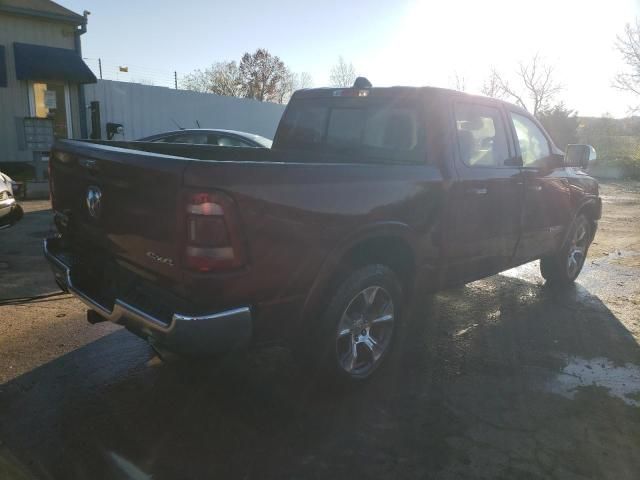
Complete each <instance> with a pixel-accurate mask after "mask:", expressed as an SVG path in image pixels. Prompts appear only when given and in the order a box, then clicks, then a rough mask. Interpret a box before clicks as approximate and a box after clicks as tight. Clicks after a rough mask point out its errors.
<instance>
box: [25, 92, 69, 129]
mask: <svg viewBox="0 0 640 480" xmlns="http://www.w3.org/2000/svg"><path fill="white" fill-rule="evenodd" d="M29 105H30V110H31V116H32V117H37V118H50V119H51V120H53V135H54V137H55V138H71V137H72V136H73V132H72V130H71V105H70V101H69V85H68V84H66V83H64V82H29Z"/></svg>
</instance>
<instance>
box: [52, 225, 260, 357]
mask: <svg viewBox="0 0 640 480" xmlns="http://www.w3.org/2000/svg"><path fill="white" fill-rule="evenodd" d="M57 240H58V239H56V238H47V239H45V241H44V256H45V258H46V259H47V260H48V261H49V263H50V264H51V268H52V270H53V274H54V276H55V279H56V282H57V283H58V285H60V287H62V288H63V289H64V290H66V291H68V292H69V293H71V294H73V295H75V296H76V297H77V298H78V299H79V300H81V301H82V302H83V303H84V304H85V305H87V307H89V308H90V309H92V310H94V311H96V312H97V313H98V314H100V315H101V316H102V317H104V318H105V319H106V320H109V321H111V322H114V323H117V324H120V325H123V326H125V327H127V328H128V329H129V330H131V331H132V332H134V333H135V334H136V335H138V336H140V337H142V338H144V339H146V340H148V341H149V342H150V343H152V344H158V345H161V346H163V347H166V348H167V349H169V350H172V351H175V352H177V353H184V354H212V353H220V352H224V351H228V350H233V349H234V348H240V347H243V346H246V345H247V344H248V343H249V341H250V340H251V334H252V318H251V309H250V308H249V307H246V306H244V307H239V308H234V309H232V310H226V311H223V312H216V313H210V314H204V315H185V314H181V313H173V315H172V317H171V321H170V322H169V323H167V322H165V321H162V320H160V319H158V318H155V317H154V316H152V315H150V314H148V313H146V312H144V311H142V310H141V309H139V308H137V307H135V306H133V305H130V304H129V303H127V302H125V301H123V300H121V299H118V298H116V299H115V300H114V303H113V308H112V309H109V308H108V307H106V306H104V305H102V304H100V303H99V302H98V301H97V300H95V299H93V298H91V297H90V296H89V295H87V294H86V293H85V292H83V291H82V290H81V289H80V288H78V286H76V285H75V284H74V282H73V280H72V277H73V275H72V273H73V272H72V270H73V266H72V265H69V264H67V263H65V262H64V261H63V260H62V259H61V258H60V257H59V256H56V253H55V248H52V244H53V243H55V242H56V241H57Z"/></svg>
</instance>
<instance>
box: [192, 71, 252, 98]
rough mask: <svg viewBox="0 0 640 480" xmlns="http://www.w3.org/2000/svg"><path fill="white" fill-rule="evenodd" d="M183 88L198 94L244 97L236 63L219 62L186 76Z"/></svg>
mask: <svg viewBox="0 0 640 480" xmlns="http://www.w3.org/2000/svg"><path fill="white" fill-rule="evenodd" d="M182 87H183V88H185V89H187V90H194V91H196V92H207V93H215V94H216V95H226V96H229V97H239V96H241V95H242V78H241V76H240V69H239V68H238V64H237V63H236V62H217V63H214V64H213V65H211V67H209V68H207V69H206V70H205V71H204V72H203V71H202V70H195V71H193V72H192V73H190V74H188V75H185V77H184V79H183V80H182Z"/></svg>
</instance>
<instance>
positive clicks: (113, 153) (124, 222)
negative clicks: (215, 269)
mask: <svg viewBox="0 0 640 480" xmlns="http://www.w3.org/2000/svg"><path fill="white" fill-rule="evenodd" d="M187 164H188V160H187V159H184V158H180V157H171V156H166V155H159V154H153V153H146V152H141V151H135V150H130V149H123V148H115V147H110V146H105V145H97V144H92V143H88V142H78V141H61V142H58V143H57V144H56V146H55V147H54V150H53V152H52V155H51V173H50V175H51V198H52V205H53V209H54V210H55V211H56V212H57V213H58V214H61V217H62V218H63V219H64V221H65V222H66V224H67V227H66V229H67V230H68V233H69V237H70V238H71V239H72V243H73V247H74V249H81V250H82V251H83V252H85V253H87V252H95V255H97V256H100V255H104V256H106V257H109V258H112V259H114V260H117V261H119V262H118V263H121V264H122V263H125V264H129V265H131V266H134V267H139V269H140V270H142V271H146V272H149V273H154V274H157V275H158V276H161V277H165V278H166V279H169V278H174V279H177V278H178V276H179V267H180V259H181V256H182V255H181V251H182V247H183V232H184V228H183V227H182V222H183V221H184V219H183V217H182V215H181V213H179V212H178V209H179V206H180V205H182V201H181V195H182V192H181V187H182V177H183V172H184V170H185V168H186V166H187ZM154 276H155V275H154Z"/></svg>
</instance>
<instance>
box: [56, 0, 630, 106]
mask: <svg viewBox="0 0 640 480" xmlns="http://www.w3.org/2000/svg"><path fill="white" fill-rule="evenodd" d="M57 1H58V3H60V4H61V5H63V6H65V7H67V8H69V9H71V10H74V11H75V12H77V13H82V11H83V10H88V11H90V12H91V15H90V16H89V24H88V32H87V33H86V34H85V35H84V36H83V37H82V48H83V56H84V57H86V58H87V63H88V64H89V65H91V66H92V67H93V66H95V65H96V64H97V58H101V59H102V63H103V67H104V70H105V74H107V73H108V74H110V75H111V78H116V76H117V77H118V79H120V80H125V81H126V80H143V81H147V82H153V83H155V84H158V85H160V84H163V85H165V84H166V85H170V84H171V82H172V78H173V72H174V71H177V72H178V76H179V77H180V76H181V75H183V74H186V73H189V72H191V71H193V70H194V69H198V68H200V69H204V68H206V67H207V66H209V65H211V64H212V63H214V62H216V61H222V60H239V59H240V57H241V56H242V54H243V53H244V52H246V51H249V52H253V51H255V50H256V49H257V48H267V49H268V50H269V51H270V52H271V53H272V54H274V55H278V56H279V57H280V58H281V59H282V60H283V61H284V62H285V63H286V64H287V66H288V67H289V68H290V69H291V70H293V71H296V72H308V73H310V74H311V77H312V79H313V84H314V86H317V87H319V86H327V85H328V84H329V72H330V70H331V67H332V66H333V65H334V64H335V63H336V62H337V59H338V57H339V56H340V55H341V56H343V57H344V58H345V59H346V60H347V61H349V62H352V63H353V65H354V66H355V68H356V71H357V73H358V74H359V75H364V76H366V77H367V78H369V80H371V82H372V83H373V85H374V86H390V85H420V86H421V85H432V86H441V87H452V88H453V87H454V86H455V77H456V75H457V76H458V77H463V78H464V80H465V84H466V90H467V91H469V92H472V93H479V91H480V88H481V86H482V84H483V82H484V80H485V79H486V77H487V76H488V73H489V71H490V69H491V67H492V66H493V67H495V68H496V69H497V70H498V71H499V72H501V73H502V74H503V75H505V76H506V77H510V76H512V75H514V72H515V70H516V68H517V66H518V62H526V61H527V60H528V59H531V57H532V56H533V55H534V54H536V53H538V54H539V55H540V56H541V57H542V58H543V59H544V61H545V62H546V63H548V64H550V65H553V67H554V69H555V70H554V75H555V78H556V79H557V81H558V82H560V83H561V84H562V85H563V90H562V92H561V93H560V95H559V96H558V100H561V101H563V102H564V103H565V104H566V106H567V107H569V108H571V109H573V110H576V111H577V112H578V113H579V114H580V115H593V116H599V115H602V114H605V113H608V114H610V115H612V116H614V117H622V116H626V115H627V114H628V112H629V107H630V106H631V105H634V104H637V103H638V100H637V99H634V98H633V97H632V96H630V95H629V94H625V93H622V92H620V91H618V90H616V89H613V88H612V87H611V81H612V78H613V76H614V75H615V74H616V73H617V72H619V71H620V70H621V69H623V67H624V66H623V64H622V62H621V59H620V56H619V54H618V52H617V51H616V50H615V39H616V35H618V34H620V33H622V31H623V30H624V26H625V24H626V23H629V22H633V21H634V19H635V17H636V16H638V17H640V0H607V1H604V0H597V1H592V0H535V1H533V0H531V1H527V2H520V1H515V0H511V1H508V0H483V1H473V0H469V1H462V0H459V1H452V0H440V1H426V0H392V1H390V0H349V1H345V0H342V1H330V0H325V1H324V2H322V1H314V2H303V1H302V0H271V1H269V2H265V1H264V0H260V1H258V0H235V1H233V2H218V1H213V0H183V1H182V2H176V1H175V0H135V1H133V0H128V1H123V0H110V1H105V0H57ZM120 65H123V66H128V67H129V73H127V74H121V73H117V74H116V73H114V72H116V71H117V67H118V66H120Z"/></svg>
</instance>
